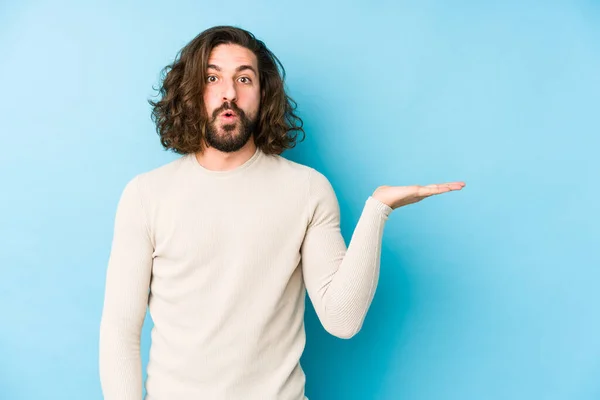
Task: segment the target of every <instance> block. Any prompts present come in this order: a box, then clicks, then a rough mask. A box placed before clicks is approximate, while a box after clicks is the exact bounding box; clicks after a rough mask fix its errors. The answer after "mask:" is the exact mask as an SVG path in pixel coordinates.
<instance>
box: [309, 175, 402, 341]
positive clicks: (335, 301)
mask: <svg viewBox="0 0 600 400" xmlns="http://www.w3.org/2000/svg"><path fill="white" fill-rule="evenodd" d="M308 210H309V223H308V228H307V231H306V235H305V238H304V241H303V244H302V248H301V257H302V273H303V278H304V281H305V285H306V289H307V291H308V295H309V298H310V300H311V302H312V304H313V306H314V308H315V311H316V313H317V316H318V317H319V320H320V321H321V324H322V325H323V327H324V328H325V329H326V330H327V331H328V332H329V333H331V334H332V335H335V336H337V337H340V338H350V337H352V336H354V335H355V334H356V333H358V331H359V330H360V329H361V327H362V324H363V321H364V318H365V316H366V314H367V311H368V309H369V307H370V305H371V301H372V300H373V296H374V294H375V289H376V287H377V283H378V279H379V266H380V258H381V243H382V237H383V229H384V225H385V221H386V220H387V219H388V216H389V214H390V213H391V211H392V208H390V207H389V206H388V205H387V204H384V203H382V202H380V201H379V200H376V199H374V198H373V197H368V198H367V200H366V202H365V205H364V208H363V211H362V214H361V216H360V218H359V220H358V223H357V225H356V227H355V229H354V233H353V235H352V238H351V240H350V243H349V245H348V247H347V248H346V244H345V241H344V238H343V236H342V234H341V231H340V209H339V203H338V201H337V197H336V195H335V193H334V190H333V188H332V186H331V184H330V182H329V181H328V180H327V178H326V177H325V176H324V175H322V174H321V173H319V172H318V171H316V170H314V169H311V176H310V178H309V197H308Z"/></svg>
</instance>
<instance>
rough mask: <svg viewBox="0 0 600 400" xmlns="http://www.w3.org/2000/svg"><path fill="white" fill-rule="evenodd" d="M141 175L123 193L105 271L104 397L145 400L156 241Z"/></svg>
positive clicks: (102, 362) (103, 326)
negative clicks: (144, 346) (144, 350)
mask: <svg viewBox="0 0 600 400" xmlns="http://www.w3.org/2000/svg"><path fill="white" fill-rule="evenodd" d="M138 179H139V178H137V177H136V178H134V179H133V180H131V181H130V182H129V183H128V184H127V186H126V187H125V189H124V190H123V193H122V195H121V198H120V201H119V204H118V207H117V212H116V217H115V226H114V236H113V241H112V249H111V253H110V258H109V262H108V268H107V272H106V288H105V297H104V308H103V312H102V320H101V324H100V349H99V350H100V354H99V362H100V365H99V367H100V382H101V386H102V392H103V394H104V398H105V399H106V400H130V399H131V400H141V398H142V366H141V356H140V334H141V329H142V325H143V323H144V317H145V315H146V307H147V302H148V287H149V284H150V276H151V269H152V253H153V245H152V241H151V237H150V233H149V230H148V227H147V224H146V218H145V214H144V209H143V206H142V202H141V196H140V192H139V187H138V184H139V181H138Z"/></svg>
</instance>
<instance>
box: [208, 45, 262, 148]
mask: <svg viewBox="0 0 600 400" xmlns="http://www.w3.org/2000/svg"><path fill="white" fill-rule="evenodd" d="M206 75H207V79H206V82H205V85H206V86H205V89H204V104H205V105H206V111H207V113H208V118H209V123H208V127H207V131H206V142H207V143H208V145H209V146H211V147H214V148H216V149H217V150H220V151H223V152H227V153H229V152H234V151H237V150H239V149H241V148H242V147H243V146H244V145H245V144H246V143H247V142H248V140H250V138H251V137H252V134H253V131H254V128H255V127H256V121H257V118H258V110H259V106H260V86H259V76H258V62H257V60H256V56H255V55H254V53H253V52H252V51H250V50H248V49H246V48H245V47H242V46H238V45H234V44H222V45H219V46H217V47H215V48H214V49H213V50H212V52H211V54H210V57H209V59H208V69H207V71H206Z"/></svg>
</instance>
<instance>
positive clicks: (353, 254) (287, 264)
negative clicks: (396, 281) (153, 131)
mask: <svg viewBox="0 0 600 400" xmlns="http://www.w3.org/2000/svg"><path fill="white" fill-rule="evenodd" d="M391 211H392V209H391V208H390V207H388V206H387V205H386V204H384V203H382V202H379V201H378V200H376V199H374V198H372V197H368V198H367V200H366V202H365V206H364V209H363V212H362V215H361V217H360V219H359V221H358V224H357V226H356V228H355V231H354V234H353V236H352V239H351V241H350V243H349V246H348V248H346V244H345V241H344V239H343V237H342V235H341V232H340V214H339V205H338V201H337V198H336V195H335V193H334V191H333V188H332V186H331V184H330V182H329V181H328V180H327V179H326V178H325V177H324V176H323V175H322V174H321V173H319V172H317V171H316V170H315V169H313V168H310V167H307V166H304V165H301V164H298V163H295V162H292V161H290V160H287V159H285V158H283V157H281V156H273V155H266V154H264V153H263V152H261V151H260V150H257V151H256V153H255V154H254V155H253V157H252V158H251V159H249V160H248V161H247V162H246V163H244V164H243V165H242V166H240V167H238V168H236V169H234V170H230V171H210V170H207V169H205V168H204V167H202V166H201V165H200V164H199V163H198V162H197V160H196V158H195V157H194V155H193V154H189V155H185V156H182V157H180V158H178V159H176V160H175V161H172V162H170V163H168V164H165V165H163V166H161V167H159V168H156V169H154V170H152V171H148V172H145V173H141V174H139V175H137V176H135V177H134V178H133V179H131V180H130V181H129V182H128V184H127V185H126V186H125V188H124V190H123V193H122V195H121V198H120V200H119V204H118V207H117V211H116V216H115V226H114V237H113V241H112V248H111V252H110V259H109V262H108V268H107V275H106V290H105V299H104V308H103V314H102V321H101V327H100V354H99V356H100V379H101V385H102V391H103V393H104V398H105V399H106V400H130V399H131V400H140V399H141V398H142V385H143V383H142V365H141V357H140V332H141V328H142V324H143V321H144V317H145V314H146V308H147V307H149V310H150V315H151V317H152V320H153V322H154V327H153V329H152V335H151V338H152V343H151V347H150V356H149V362H148V366H147V381H146V386H145V388H146V391H147V397H146V399H147V400H179V399H181V400H188V399H210V400H221V399H223V400H225V399H227V400H237V399H240V400H242V399H243V400H254V399H256V400H271V399H273V400H280V399H281V400H300V399H304V398H305V395H304V385H305V375H304V372H303V370H302V368H301V366H300V363H299V360H300V357H301V355H302V352H303V350H304V346H305V332H304V307H305V305H304V300H305V294H306V291H308V295H309V298H310V300H311V301H312V304H313V305H314V308H315V310H316V313H317V315H318V317H319V320H320V321H321V323H322V324H323V327H324V328H325V329H326V330H327V331H328V332H330V333H331V334H333V335H335V336H338V337H341V338H350V337H352V336H353V335H354V334H356V333H357V332H358V331H359V329H360V328H361V326H362V323H363V320H364V317H365V315H366V313H367V310H368V308H369V306H370V304H371V300H372V298H373V295H374V292H375V289H376V286H377V281H378V277H379V261H380V256H381V239H382V235H383V229H384V224H385V221H386V220H387V218H388V216H389V214H390V212H391Z"/></svg>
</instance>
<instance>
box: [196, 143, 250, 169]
mask: <svg viewBox="0 0 600 400" xmlns="http://www.w3.org/2000/svg"><path fill="white" fill-rule="evenodd" d="M255 152H256V145H255V144H254V140H253V139H252V138H250V140H248V143H246V144H245V145H244V147H242V148H241V149H239V150H238V151H234V152H231V153H225V152H222V151H220V150H217V149H215V148H214V147H205V148H204V150H203V151H202V152H198V153H196V154H195V155H196V160H198V163H200V165H202V166H203V167H204V168H206V169H208V170H211V171H230V170H232V169H235V168H237V167H239V166H240V165H242V164H244V163H245V162H246V161H248V160H249V159H250V158H252V156H253V155H254V153H255Z"/></svg>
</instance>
